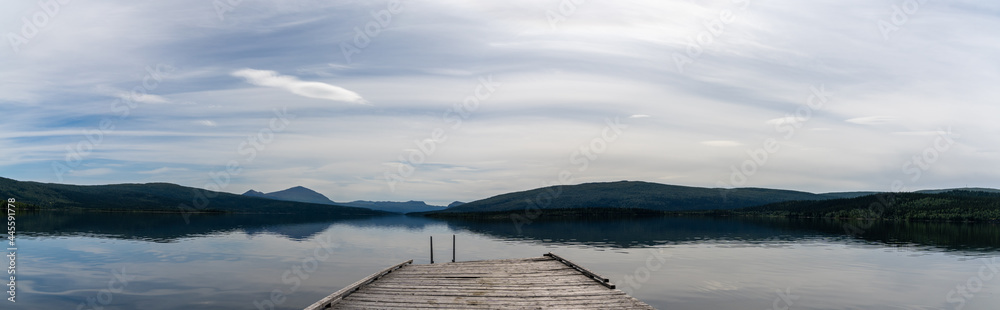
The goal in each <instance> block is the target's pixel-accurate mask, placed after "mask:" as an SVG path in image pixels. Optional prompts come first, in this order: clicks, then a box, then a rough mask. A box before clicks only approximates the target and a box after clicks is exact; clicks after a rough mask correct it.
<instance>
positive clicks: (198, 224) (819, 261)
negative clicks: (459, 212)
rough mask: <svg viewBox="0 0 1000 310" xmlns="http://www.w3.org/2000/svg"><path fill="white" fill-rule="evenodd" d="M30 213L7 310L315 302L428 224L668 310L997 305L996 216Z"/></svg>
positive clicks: (407, 243) (422, 247) (416, 242)
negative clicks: (589, 273)
mask: <svg viewBox="0 0 1000 310" xmlns="http://www.w3.org/2000/svg"><path fill="white" fill-rule="evenodd" d="M17 225H18V227H19V228H20V229H22V231H21V232H22V235H21V236H22V238H21V239H19V244H18V248H19V257H18V262H19V264H18V268H19V269H18V271H17V274H18V280H19V282H18V285H19V286H18V293H17V303H16V304H11V303H9V302H6V301H4V305H3V307H2V308H3V309H101V307H103V309H272V308H273V309H302V308H303V307H305V306H307V305H309V304H311V303H313V302H315V301H317V300H319V299H320V298H322V297H324V296H326V295H328V294H330V293H332V292H334V291H336V290H338V289H340V288H342V287H344V286H346V285H349V284H351V283H353V282H354V281H356V280H358V279H360V278H362V277H364V276H367V275H369V274H371V273H373V272H376V271H378V270H381V269H383V268H385V267H387V266H390V265H393V264H397V263H400V262H403V261H406V260H409V259H413V260H414V263H416V264H426V263H428V262H429V257H428V256H429V254H428V237H429V236H434V237H435V241H436V242H435V250H436V251H435V255H436V256H435V259H436V261H438V262H442V261H450V260H451V236H452V234H455V235H457V238H458V249H457V252H458V260H482V259H497V258H518V257H534V256H541V255H542V254H544V253H547V252H553V253H556V254H559V255H561V256H564V257H566V258H568V259H570V260H573V261H575V262H577V263H579V264H581V265H583V266H585V267H587V268H589V269H591V270H593V271H595V272H597V273H599V274H602V275H604V276H606V277H608V278H611V279H612V281H616V282H619V283H618V284H619V287H620V288H622V289H623V290H626V291H628V292H629V293H631V294H632V295H633V296H635V297H636V298H639V299H640V300H642V301H644V302H646V303H649V304H651V305H653V306H654V307H656V308H659V309H761V310H763V309H779V310H784V309H990V310H994V309H998V305H1000V274H996V275H994V274H995V273H996V272H1000V227H998V226H997V225H995V224H978V225H971V224H927V223H909V224H906V223H866V222H837V221H823V220H778V219H711V218H662V219H643V220H635V219H628V220H604V221H575V222H566V221H536V222H533V223H529V224H524V225H522V226H520V227H518V226H517V225H515V223H513V222H470V221H442V220H434V219H426V218H420V217H406V216H390V217H377V218H358V219H321V218H314V217H293V216H280V217H274V216H236V215H214V216H209V215H205V216H195V217H193V218H191V222H190V223H189V224H185V222H184V220H183V219H182V218H181V216H180V215H151V214H142V215H124V214H93V213H91V214H88V213H82V214H81V213H41V214H29V215H22V216H20V217H18V223H17ZM845 225H850V226H848V227H850V229H845ZM847 231H851V232H853V233H852V234H848V233H847ZM994 262H996V263H995V264H994Z"/></svg>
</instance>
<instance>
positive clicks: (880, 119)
mask: <svg viewBox="0 0 1000 310" xmlns="http://www.w3.org/2000/svg"><path fill="white" fill-rule="evenodd" d="M895 120H896V118H895V117H892V116H866V117H856V118H852V119H849V120H846V122H848V123H854V124H858V125H882V124H888V123H891V122H893V121H895Z"/></svg>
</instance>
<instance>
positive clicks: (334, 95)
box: [232, 68, 368, 104]
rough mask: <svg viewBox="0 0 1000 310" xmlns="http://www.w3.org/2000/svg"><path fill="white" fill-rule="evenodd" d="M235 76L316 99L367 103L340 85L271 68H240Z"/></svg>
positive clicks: (258, 84)
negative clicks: (303, 78)
mask: <svg viewBox="0 0 1000 310" xmlns="http://www.w3.org/2000/svg"><path fill="white" fill-rule="evenodd" d="M232 75H233V76H235V77H241V78H244V79H246V81H247V83H250V84H253V85H257V86H264V87H274V88H281V89H284V90H287V91H289V92H291V93H293V94H296V95H299V96H303V97H308V98H316V99H325V100H332V101H341V102H350V103H357V104H368V101H366V100H365V99H364V98H362V97H361V95H358V93H355V92H353V91H350V90H347V89H345V88H343V87H340V86H335V85H330V84H326V83H322V82H310V81H302V80H299V78H298V77H295V76H291V75H281V74H278V72H275V71H271V70H256V69H250V68H247V69H242V70H238V71H234V72H233V73H232Z"/></svg>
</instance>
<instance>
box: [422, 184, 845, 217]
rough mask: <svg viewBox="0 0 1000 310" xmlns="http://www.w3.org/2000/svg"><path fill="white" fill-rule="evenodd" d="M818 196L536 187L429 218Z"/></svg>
mask: <svg viewBox="0 0 1000 310" xmlns="http://www.w3.org/2000/svg"><path fill="white" fill-rule="evenodd" d="M829 198H830V197H828V196H825V195H820V194H813V193H806V192H798V191H789V190H776V189H765V188H739V189H719V188H702V187H688V186H676V185H666V184H658V183H649V182H637V181H620V182H609V183H586V184H579V185H563V186H552V187H545V188H538V189H533V190H528V191H522V192H515V193H509V194H503V195H498V196H494V197H490V198H486V199H483V200H477V201H473V202H470V203H466V204H463V205H460V206H455V207H451V208H448V209H446V210H442V211H438V212H429V213H428V214H440V215H446V214H448V213H471V212H517V211H520V210H526V209H529V208H540V209H606V208H618V209H648V210H659V211H685V210H708V209H736V208H743V207H750V206H759V205H764V204H769V203H774V202H780V201H789V200H820V199H829Z"/></svg>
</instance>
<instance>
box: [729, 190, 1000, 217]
mask: <svg viewBox="0 0 1000 310" xmlns="http://www.w3.org/2000/svg"><path fill="white" fill-rule="evenodd" d="M720 213H730V214H736V215H763V216H788V217H815V218H865V219H887V220H928V221H997V220H1000V193H995V192H986V191H968V190H952V191H947V192H940V193H939V194H925V193H882V194H876V195H868V196H863V197H857V198H850V199H833V200H823V201H789V202H778V203H773V204H768V205H763V206H757V207H750V208H744V209H739V210H732V211H726V212H720Z"/></svg>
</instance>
